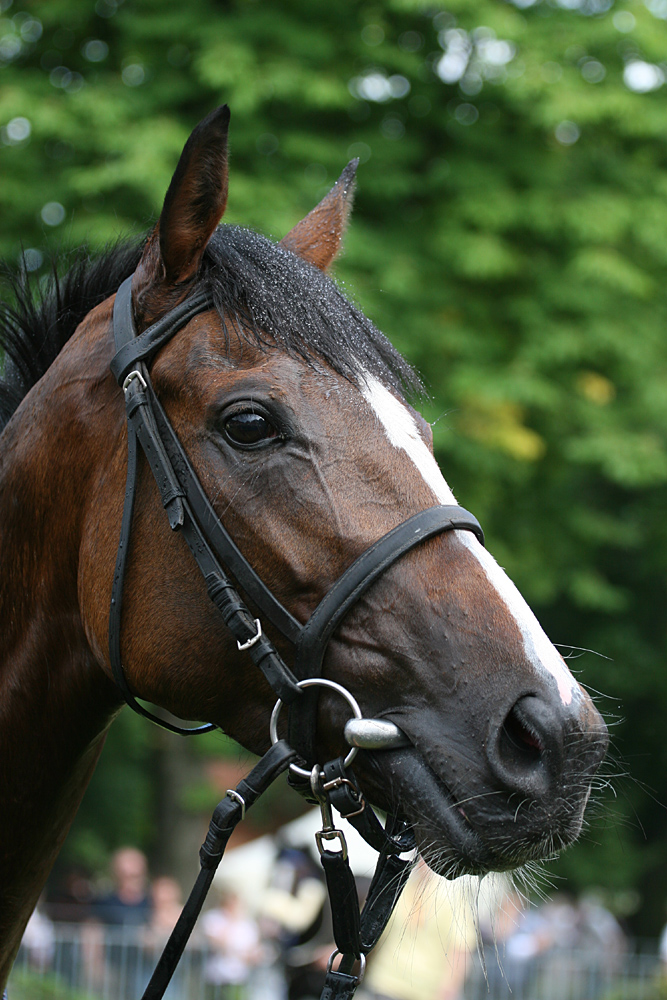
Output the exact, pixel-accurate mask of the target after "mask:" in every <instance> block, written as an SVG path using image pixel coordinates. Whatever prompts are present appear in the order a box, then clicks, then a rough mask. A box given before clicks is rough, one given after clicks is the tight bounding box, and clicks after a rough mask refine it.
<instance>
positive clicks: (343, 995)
mask: <svg viewBox="0 0 667 1000" xmlns="http://www.w3.org/2000/svg"><path fill="white" fill-rule="evenodd" d="M358 986H359V979H358V977H357V976H351V975H348V973H346V972H334V970H333V969H330V970H329V972H327V975H326V979H325V981H324V988H323V989H322V992H321V994H320V1000H351V997H353V996H354V994H355V993H356V991H357V987H358Z"/></svg>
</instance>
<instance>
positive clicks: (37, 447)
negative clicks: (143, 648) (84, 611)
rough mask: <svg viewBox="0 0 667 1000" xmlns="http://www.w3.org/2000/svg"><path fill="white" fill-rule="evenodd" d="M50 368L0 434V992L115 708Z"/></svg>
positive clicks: (64, 418) (70, 442)
mask: <svg viewBox="0 0 667 1000" xmlns="http://www.w3.org/2000/svg"><path fill="white" fill-rule="evenodd" d="M66 350H67V349H66ZM53 368H54V369H57V370H55V371H52V370H51V369H50V370H49V371H48V372H47V373H46V375H45V376H44V378H43V379H42V381H41V382H40V383H38V385H37V386H35V387H34V389H33V390H32V391H31V392H30V393H29V394H28V396H27V397H26V398H25V399H24V401H23V403H22V404H21V406H20V407H19V409H18V410H17V412H16V413H15V414H14V416H13V417H12V419H11V420H10V421H9V423H8V425H7V427H6V428H5V431H4V432H3V434H2V436H0V565H1V566H2V574H0V635H2V637H3V638H2V645H1V647H0V760H2V762H3V765H4V766H3V768H2V770H0V801H1V802H2V813H3V816H2V823H1V824H0V897H2V900H1V902H0V992H1V989H2V985H3V982H4V979H5V978H6V975H7V974H8V971H9V967H10V966H11V961H12V958H13V955H14V953H15V951H16V948H17V947H18V942H19V941H20V937H21V934H22V930H23V926H24V924H25V922H26V920H27V919H28V917H29V915H30V913H31V912H32V909H33V907H34V905H35V903H36V901H37V898H38V896H39V893H40V891H41V889H42V887H43V884H44V882H45V880H46V877H47V875H48V873H49V871H50V869H51V866H52V864H53V861H54V859H55V857H56V855H57V853H58V851H59V849H60V847H61V846H62V842H63V840H64V838H65V836H66V834H67V831H68V829H69V826H70V824H71V821H72V819H73V817H74V815H75V813H76V810H77V808H78V806H79V802H80V800H81V797H82V795H83V792H84V790H85V788H86V785H87V784H88V781H89V779H90V776H91V774H92V772H93V769H94V767H95V764H96V762H97V758H98V756H99V753H100V751H101V748H102V744H103V741H104V733H105V731H106V728H107V726H108V724H109V722H110V720H111V718H112V717H113V713H114V711H115V710H117V707H118V699H117V692H116V690H115V688H114V686H113V684H112V683H111V681H109V680H108V679H107V678H106V676H105V674H104V673H103V672H102V670H101V669H100V666H99V664H98V663H97V662H96V660H95V657H94V655H93V653H92V651H91V649H90V646H89V644H88V641H87V639H86V634H85V630H84V627H83V623H82V620H81V615H80V612H79V601H78V593H77V576H78V551H79V547H80V540H81V533H82V524H83V518H84V498H85V493H86V485H87V483H89V481H90V477H91V476H92V475H93V474H94V469H95V456H94V454H93V453H92V449H91V444H92V442H91V440H90V437H89V435H88V434H87V433H86V431H85V429H84V430H82V428H83V427H85V421H84V420H82V415H81V413H80V412H78V407H77V399H76V397H77V389H76V379H75V378H74V379H73V378H71V377H70V378H69V379H68V373H67V359H66V358H65V359H63V361H62V362H61V360H60V358H59V359H57V361H56V363H55V365H54V366H53ZM88 370H89V371H90V369H88Z"/></svg>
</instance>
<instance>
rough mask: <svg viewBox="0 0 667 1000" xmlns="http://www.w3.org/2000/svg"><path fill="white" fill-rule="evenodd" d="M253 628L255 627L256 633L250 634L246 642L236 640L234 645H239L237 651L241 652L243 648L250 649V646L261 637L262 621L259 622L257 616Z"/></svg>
mask: <svg viewBox="0 0 667 1000" xmlns="http://www.w3.org/2000/svg"><path fill="white" fill-rule="evenodd" d="M255 628H256V629H257V633H256V634H255V635H251V636H250V638H249V639H248V641H247V642H241V641H240V640H238V639H237V640H236V645H237V646H238V647H239V652H243V650H244V649H250V648H251V647H252V646H254V645H255V643H256V642H259V640H260V639H261V638H262V623H261V622H260V620H259V618H255Z"/></svg>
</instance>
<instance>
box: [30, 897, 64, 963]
mask: <svg viewBox="0 0 667 1000" xmlns="http://www.w3.org/2000/svg"><path fill="white" fill-rule="evenodd" d="M21 947H22V948H24V949H25V951H26V952H27V955H28V962H29V964H30V966H31V967H32V968H33V969H39V971H40V972H44V971H45V970H46V969H48V968H49V966H50V965H51V963H52V961H53V957H54V955H55V952H56V935H55V931H54V927H53V923H52V922H51V920H49V918H48V917H47V916H46V914H45V913H44V912H43V911H42V899H41V898H40V900H39V902H38V903H37V906H36V907H35V909H34V910H33V912H32V915H31V917H30V919H29V920H28V923H27V925H26V929H25V931H24V932H23V940H22V941H21Z"/></svg>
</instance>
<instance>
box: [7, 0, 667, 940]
mask: <svg viewBox="0 0 667 1000" xmlns="http://www.w3.org/2000/svg"><path fill="white" fill-rule="evenodd" d="M0 11H1V15H0V84H1V87H0V126H1V128H0V163H1V165H2V166H1V175H0V176H1V178H2V183H1V184H0V207H1V211H2V229H1V231H0V250H1V251H2V253H3V255H4V256H5V257H6V258H7V259H8V260H10V261H13V262H16V261H17V259H18V258H19V257H21V256H22V258H23V260H24V262H25V265H26V267H27V268H28V269H29V270H31V271H34V273H35V277H36V278H37V279H39V277H40V275H41V274H43V273H45V272H46V271H47V269H48V256H49V253H50V252H52V251H53V249H54V248H58V249H60V250H67V248H69V247H73V246H78V245H79V244H81V243H83V242H88V243H89V244H90V245H91V246H92V247H95V246H99V245H101V244H104V243H105V242H107V241H108V240H110V239H112V238H115V237H116V236H117V235H118V234H122V233H131V232H137V231H140V230H142V229H145V228H146V227H147V226H148V225H149V224H150V222H151V220H153V219H154V218H155V217H156V215H157V213H158V211H159V208H160V205H161V202H162V198H163V196H164V192H165V190H166V187H167V185H168V182H169V179H170V176H171V173H172V171H173V168H174V166H175V163H176V161H177V158H178V156H179V153H180V150H181V148H182V145H183V143H184V142H185V140H186V138H187V136H188V134H189V132H190V130H191V128H192V127H193V126H194V124H195V123H196V122H197V121H198V120H199V119H200V118H201V117H203V116H204V115H205V114H206V113H207V112H208V111H209V110H210V109H212V108H213V107H214V106H216V105H217V104H220V103H223V102H227V103H228V104H229V105H230V107H231V110H232V126H231V147H232V172H231V184H230V197H229V209H228V215H227V221H232V222H237V223H241V224H244V225H250V226H253V227H256V228H258V229H260V230H261V231H263V232H265V233H267V234H269V235H271V236H274V237H276V238H279V237H280V236H282V235H283V234H284V233H285V232H286V231H287V230H288V229H290V228H291V226H292V225H293V224H294V223H295V222H296V221H297V220H298V219H299V218H300V217H301V216H302V215H304V214H305V213H306V212H307V211H308V210H309V209H310V208H311V207H312V206H313V205H314V204H315V203H316V202H317V201H318V200H319V198H320V197H321V196H322V195H323V194H324V193H325V192H326V190H327V189H328V187H329V186H330V184H331V183H332V182H333V180H335V178H336V177H337V176H338V173H339V172H340V170H341V169H342V167H343V166H344V165H345V163H346V162H347V160H348V159H349V158H351V157H353V156H358V157H359V158H360V160H361V167H360V170H359V186H358V195H357V201H356V210H355V216H354V219H353V223H352V225H351V227H350V231H349V234H348V241H347V251H346V254H345V256H344V257H343V258H342V259H341V261H340V262H339V264H338V267H337V274H338V277H339V279H341V280H342V281H343V282H344V284H345V286H346V289H347V291H348V293H349V294H351V295H353V296H354V297H356V299H357V300H358V301H359V302H360V303H361V305H362V306H363V307H364V309H365V310H366V312H368V313H369V314H370V315H371V316H372V317H373V319H374V320H375V321H376V322H377V323H378V325H379V326H380V327H381V328H382V329H384V330H385V332H386V333H387V334H388V335H389V336H390V338H391V339H392V340H393V341H394V343H395V344H396V345H397V346H398V347H399V348H400V349H401V350H403V351H404V352H405V353H406V354H407V355H408V357H409V358H410V359H411V360H412V361H413V362H414V363H415V364H416V365H417V367H418V368H419V369H420V370H421V372H422V373H423V375H424V377H425V380H426V383H427V386H428V389H429V393H430V395H429V398H428V399H427V400H426V401H425V403H424V404H423V409H424V412H425V415H426V416H427V417H428V419H429V420H431V421H433V430H434V435H435V445H436V452H437V456H438V459H439V461H440V463H441V465H442V467H443V469H444V471H445V474H446V477H447V479H448V481H449V482H450V484H451V485H452V487H453V489H454V491H455V493H456V495H457V497H458V498H459V499H460V501H461V502H462V503H463V504H464V505H465V506H466V507H468V508H470V509H472V510H474V511H475V513H476V514H477V515H478V516H479V518H480V519H481V520H482V522H483V523H484V526H485V528H486V531H487V538H488V544H489V547H490V548H491V550H492V551H493V552H494V553H495V554H496V556H497V557H498V558H499V561H500V562H501V564H503V565H505V566H506V568H507V569H508V571H509V573H510V575H511V576H512V577H513V578H514V579H515V580H516V582H517V583H518V585H519V586H520V588H521V589H522V590H523V592H524V593H525V595H526V597H527V598H528V599H529V601H530V602H531V603H532V604H533V606H534V607H535V609H536V611H537V613H538V615H539V617H540V618H541V620H542V622H543V623H544V625H545V627H546V629H547V631H548V632H549V634H550V635H551V637H552V638H553V639H554V641H556V642H557V643H561V644H563V645H562V647H561V648H562V650H563V652H564V653H566V654H568V653H569V652H570V651H571V652H572V654H573V655H574V656H576V657H579V658H578V659H574V660H573V662H572V664H571V665H572V666H573V668H574V669H575V670H577V671H580V674H579V676H580V677H581V679H582V681H583V682H585V683H586V684H587V685H589V686H590V687H591V688H592V689H593V690H594V691H596V692H597V693H598V703H599V706H600V708H601V710H602V711H603V712H604V713H605V715H606V717H607V718H608V720H609V721H610V723H612V732H613V734H614V750H613V756H612V760H611V763H609V764H608V765H607V766H606V772H605V781H604V782H601V784H603V785H604V784H606V778H607V777H608V778H609V781H610V784H611V786H612V789H609V788H607V789H605V788H602V789H601V790H600V791H599V792H598V793H597V799H598V803H599V804H598V807H597V813H596V812H595V811H594V814H593V817H592V820H591V824H590V829H589V830H588V832H587V834H586V835H585V837H584V839H583V840H582V841H581V843H580V844H578V845H577V846H576V847H575V848H573V849H571V850H570V851H569V852H567V853H566V854H565V855H564V857H563V858H562V859H561V860H560V861H559V862H557V863H554V864H553V865H551V866H550V867H551V870H552V872H553V873H554V875H555V876H556V879H557V881H556V884H557V886H561V887H570V888H574V889H577V888H582V887H584V886H591V885H596V886H600V887H602V889H603V890H604V891H605V893H606V897H607V902H609V903H610V904H611V905H612V907H614V908H615V909H616V910H617V912H621V913H625V914H627V915H628V917H629V919H630V921H631V925H632V927H633V929H634V930H635V931H636V932H638V933H655V932H657V930H658V929H659V927H660V926H661V925H662V923H663V921H664V905H665V899H666V898H667V812H666V811H665V806H664V803H667V742H666V740H665V724H664V719H665V714H666V713H667V671H665V669H664V664H665V660H666V653H667V648H666V647H667V641H666V640H667V635H666V630H667V615H666V613H665V609H666V596H667V595H666V569H667V518H666V517H665V510H666V507H667V504H666V500H667V489H666V484H667V447H666V445H667V442H666V435H665V427H666V425H667V336H666V329H667V328H666V320H667V295H666V294H665V270H666V268H667V111H666V108H665V88H664V84H665V80H666V79H667V63H666V62H665V61H664V60H665V59H666V58H667V0H643V2H640V0H619V2H617V3H614V2H613V0H514V2H513V3H512V2H505V0H448V2H446V3H445V2H440V0H383V2H373V0H364V2H353V0H337V2H336V3H329V4H320V3H313V2H312V0H272V2H271V3H270V4H269V3H261V2H259V0H189V2H188V3H187V4H183V3H181V2H180V0H178V2H177V0H124V2H123V0H97V2H93V0H0ZM570 644H573V645H572V646H570ZM579 647H580V648H582V649H587V650H595V651H596V654H597V655H596V654H593V653H590V652H587V653H585V654H580V649H579ZM162 739H163V738H162V736H161V735H160V734H158V735H156V732H155V731H154V730H152V729H151V728H150V727H149V726H148V724H147V723H146V724H144V722H143V721H141V720H139V719H134V718H130V717H129V714H128V717H125V715H123V717H122V718H121V719H120V720H119V721H118V722H117V723H116V724H115V726H114V727H113V728H112V732H111V736H110V738H109V741H108V746H107V749H106V750H105V753H104V755H103V760H102V763H101V765H100V767H99V769H98V772H97V774H96V777H95V779H94V781H93V785H92V786H91V789H90V792H89V795H88V797H87V798H86V800H85V803H84V806H83V807H82V810H81V813H80V815H79V818H78V820H77V822H76V824H75V827H74V830H73V833H72V835H71V837H70V840H69V843H68V847H67V854H66V857H68V858H69V859H70V860H71V859H74V858H78V859H79V860H83V861H86V862H88V863H89V864H91V865H93V866H96V865H100V864H102V863H103V861H104V858H105V856H106V855H107V853H108V851H109V850H110V849H112V848H113V847H115V846H117V845H118V844H119V843H122V842H126V841H133V842H135V843H137V844H139V845H142V846H144V847H146V848H147V849H148V850H149V851H150V852H152V854H153V857H156V856H157V857H159V856H160V843H161V838H159V837H158V836H157V828H156V822H155V817H156V815H159V814H160V808H162V807H163V806H164V800H165V796H166V797H168V796H169V795H171V796H172V799H173V797H174V795H176V797H177V799H178V801H177V803H176V805H177V806H178V808H180V810H181V812H182V814H183V815H188V814H190V815H198V812H197V811H198V810H201V809H202V807H203V808H204V809H205V811H208V810H209V808H210V807H212V805H213V804H214V802H215V795H214V792H213V791H211V790H210V789H209V790H208V793H207V784H206V781H207V779H206V775H207V774H208V775H209V778H210V772H211V767H210V761H211V760H212V759H214V758H215V755H216V754H222V757H223V758H224V756H225V754H226V755H227V756H228V757H229V754H230V753H231V754H232V755H234V754H237V755H238V753H239V751H230V750H229V748H228V746H227V745H226V744H225V742H224V740H222V739H221V738H220V737H218V738H217V740H215V739H214V740H209V742H208V743H206V745H205V746H204V747H200V748H199V749H196V748H195V747H193V746H192V745H190V744H188V749H187V751H185V750H182V749H179V750H178V751H176V750H173V751H170V750H169V749H168V748H167V749H165V747H164V745H163V743H162V742H161V741H162ZM175 739H176V738H174V740H175ZM170 754H171V755H172V756H173V759H174V760H176V759H178V760H180V764H179V767H181V773H180V777H179V778H178V780H176V779H174V780H173V781H172V780H171V778H170V777H169V775H168V774H167V776H166V777H165V775H164V774H163V775H162V778H160V773H161V769H160V767H158V766H156V761H163V762H164V761H167V762H168V761H169V760H170V759H171V757H170ZM184 755H186V756H187V759H186V756H184ZM184 761H185V764H184ZM206 762H208V764H207V763H206ZM241 763H243V762H242V761H241ZM204 764H206V766H203V765H204ZM207 767H208V770H207ZM167 770H168V768H167ZM162 771H164V768H162ZM197 775H198V776H197ZM624 775H627V776H625V777H624ZM197 783H199V785H200V786H201V787H200V788H199V791H198V790H197ZM209 784H211V781H210V780H209ZM213 784H215V782H213ZM174 789H176V792H175V791H174ZM206 793H207V794H206ZM160 803H162V807H161V805H160ZM171 835H172V832H171V831H169V830H168V831H166V837H167V838H169V837H170V836H171Z"/></svg>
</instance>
